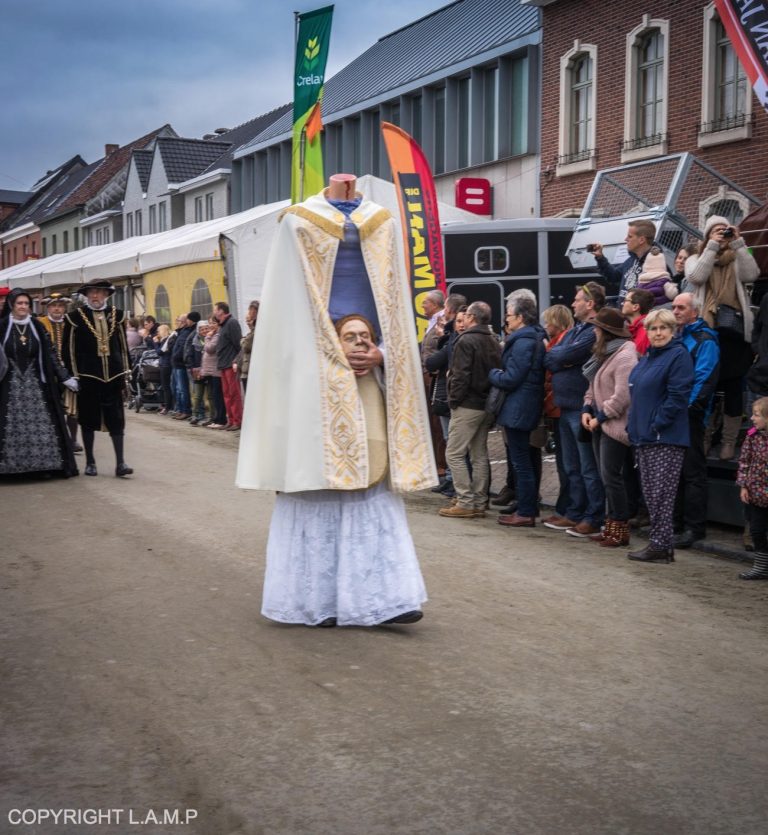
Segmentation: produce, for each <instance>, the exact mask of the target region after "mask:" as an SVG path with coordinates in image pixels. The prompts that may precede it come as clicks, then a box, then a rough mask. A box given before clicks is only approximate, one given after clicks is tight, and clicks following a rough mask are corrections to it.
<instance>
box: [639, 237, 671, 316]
mask: <svg viewBox="0 0 768 835" xmlns="http://www.w3.org/2000/svg"><path fill="white" fill-rule="evenodd" d="M637 286H638V288H639V289H640V290H648V291H649V292H651V293H653V306H654V307H660V306H661V305H663V304H668V303H669V302H671V301H672V299H674V298H675V296H676V295H677V284H675V283H674V282H673V281H672V279H671V277H670V275H669V271H668V270H667V262H666V259H665V258H664V253H663V252H662V251H661V250H660V249H659V248H658V247H656V246H654V247H651V251H650V252H649V253H648V254H647V255H646V256H645V262H644V263H643V271H642V272H641V273H640V275H639V276H638V278H637Z"/></svg>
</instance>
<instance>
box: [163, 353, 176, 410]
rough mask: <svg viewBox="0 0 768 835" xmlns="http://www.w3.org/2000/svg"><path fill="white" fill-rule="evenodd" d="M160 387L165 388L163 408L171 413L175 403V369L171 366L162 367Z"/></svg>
mask: <svg viewBox="0 0 768 835" xmlns="http://www.w3.org/2000/svg"><path fill="white" fill-rule="evenodd" d="M160 385H161V386H162V388H163V406H165V408H166V409H167V410H168V411H169V412H170V411H171V410H172V409H173V403H174V393H175V392H174V388H173V369H172V368H171V366H170V365H161V366H160Z"/></svg>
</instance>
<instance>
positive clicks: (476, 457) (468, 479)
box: [445, 406, 493, 510]
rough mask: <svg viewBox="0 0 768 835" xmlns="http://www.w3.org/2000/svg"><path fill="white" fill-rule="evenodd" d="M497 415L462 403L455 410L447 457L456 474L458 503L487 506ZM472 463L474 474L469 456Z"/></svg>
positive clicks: (467, 506) (454, 482)
mask: <svg viewBox="0 0 768 835" xmlns="http://www.w3.org/2000/svg"><path fill="white" fill-rule="evenodd" d="M492 425H493V415H489V414H488V413H487V412H485V411H483V410H480V409H465V408H463V407H462V406H459V407H458V408H456V409H452V410H451V430H450V433H449V434H448V447H447V449H446V456H445V457H446V459H447V461H448V466H449V467H450V468H451V472H452V473H453V486H454V489H455V490H456V496H457V499H458V504H459V506H460V507H463V508H468V509H471V508H474V509H477V510H481V509H485V505H486V502H487V501H488V489H489V487H490V486H491V463H490V461H489V459H488V431H489V430H490V428H491V426H492ZM467 453H469V458H470V461H471V462H472V474H471V475H470V472H469V467H467V460H466V456H467Z"/></svg>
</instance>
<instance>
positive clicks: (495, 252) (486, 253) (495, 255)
mask: <svg viewBox="0 0 768 835" xmlns="http://www.w3.org/2000/svg"><path fill="white" fill-rule="evenodd" d="M475 269H476V270H477V272H479V273H505V272H506V271H507V270H508V269H509V250H508V249H507V248H506V247H505V246H480V247H478V248H477V249H476V250H475Z"/></svg>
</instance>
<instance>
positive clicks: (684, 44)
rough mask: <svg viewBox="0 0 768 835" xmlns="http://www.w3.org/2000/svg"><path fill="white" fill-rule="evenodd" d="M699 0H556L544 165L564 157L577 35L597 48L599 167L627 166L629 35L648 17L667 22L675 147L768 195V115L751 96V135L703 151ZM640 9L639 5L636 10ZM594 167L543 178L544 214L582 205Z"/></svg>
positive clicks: (549, 26) (550, 22)
mask: <svg viewBox="0 0 768 835" xmlns="http://www.w3.org/2000/svg"><path fill="white" fill-rule="evenodd" d="M706 5H707V4H706V3H703V2H701V0H698V2H696V1H695V0H647V1H646V2H645V3H643V4H640V5H637V4H624V3H609V2H606V0H557V2H555V3H553V4H552V5H550V6H546V7H544V8H543V9H542V11H543V23H544V30H543V85H542V90H543V92H542V99H543V100H542V140H541V143H542V144H541V153H542V157H541V167H542V171H544V170H545V169H546V168H547V167H550V168H551V169H552V170H553V171H554V168H555V165H556V163H557V155H558V131H559V121H558V118H559V114H558V110H559V107H560V57H561V56H562V55H564V54H565V53H566V52H568V51H569V50H570V49H572V48H573V42H574V40H575V39H576V38H578V39H579V40H580V41H582V42H583V43H589V44H595V45H596V46H597V91H596V102H597V110H596V145H597V152H598V158H597V169H598V170H599V169H601V168H611V167H613V166H616V165H621V155H620V151H621V144H622V141H623V139H624V83H625V79H624V75H625V62H626V36H627V33H628V32H630V31H631V30H633V29H634V28H635V27H636V26H639V25H640V24H641V22H642V16H643V14H645V13H647V14H649V15H650V16H651V17H652V18H661V19H664V20H668V21H669V24H670V30H669V33H670V34H669V38H670V43H669V58H670V61H669V62H670V67H669V85H668V91H669V104H668V110H667V134H668V140H669V141H668V152H669V153H671V154H673V153H680V152H682V151H690V152H691V153H693V154H695V155H696V156H697V157H698V158H699V159H701V160H702V161H703V162H706V163H707V164H708V165H711V166H712V167H713V168H715V169H716V170H717V171H719V172H720V173H721V174H724V175H725V176H727V177H729V178H730V179H731V180H733V181H734V182H735V183H736V184H737V185H739V186H740V187H741V188H743V189H745V190H746V191H749V192H751V193H752V194H754V195H755V196H756V197H758V198H760V199H761V200H765V199H766V197H767V196H768V116H767V115H766V113H765V111H764V110H763V108H762V107H761V106H760V104H759V103H758V102H757V99H756V98H755V97H754V96H753V97H752V113H753V115H754V122H753V125H752V138H751V139H749V140H743V141H740V142H729V143H727V144H724V145H717V146H715V147H712V148H699V147H698V145H697V126H698V123H699V122H700V120H701V87H702V61H703V55H702V53H703V43H704V8H705V7H706ZM633 6H634V9H633ZM593 179H594V172H589V173H585V174H576V175H571V176H567V177H556V176H550V177H547V176H545V175H543V174H542V178H541V213H542V215H543V216H544V217H550V216H553V215H557V214H559V213H560V212H562V211H564V210H565V209H569V208H581V207H582V206H583V205H584V202H585V200H586V197H587V195H588V193H589V189H590V186H591V185H592V181H593Z"/></svg>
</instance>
